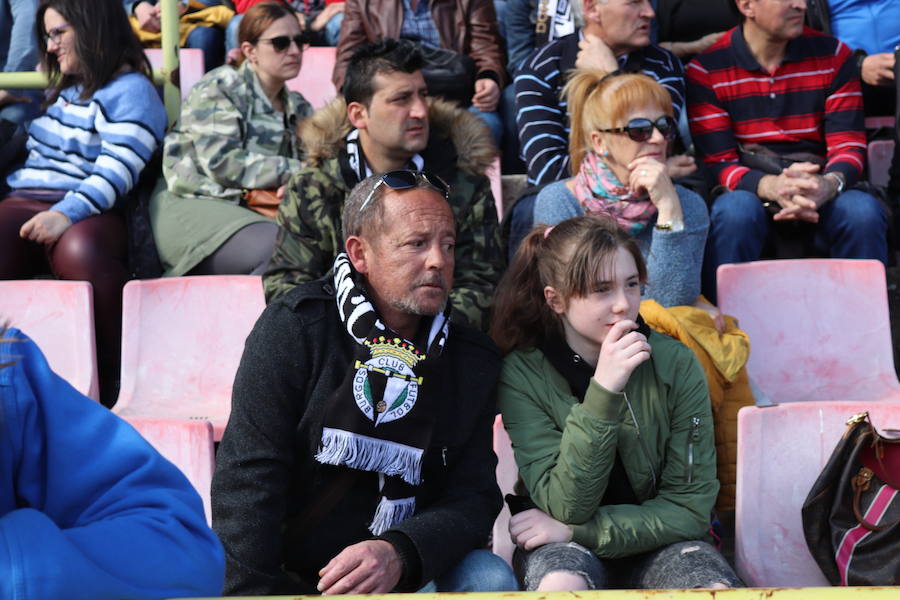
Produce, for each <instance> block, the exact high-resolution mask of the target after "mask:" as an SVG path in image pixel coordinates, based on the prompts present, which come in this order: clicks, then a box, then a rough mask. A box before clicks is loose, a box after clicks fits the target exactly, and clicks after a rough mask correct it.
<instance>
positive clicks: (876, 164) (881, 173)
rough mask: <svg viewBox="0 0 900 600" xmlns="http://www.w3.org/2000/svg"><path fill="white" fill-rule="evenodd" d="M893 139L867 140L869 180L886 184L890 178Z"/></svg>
mask: <svg viewBox="0 0 900 600" xmlns="http://www.w3.org/2000/svg"><path fill="white" fill-rule="evenodd" d="M894 145H895V142H894V140H875V141H874V142H869V151H868V155H869V162H868V167H869V182H870V183H872V184H874V185H878V186H882V187H884V186H886V185H887V184H888V180H889V179H890V175H891V173H890V171H891V161H892V160H893V158H894Z"/></svg>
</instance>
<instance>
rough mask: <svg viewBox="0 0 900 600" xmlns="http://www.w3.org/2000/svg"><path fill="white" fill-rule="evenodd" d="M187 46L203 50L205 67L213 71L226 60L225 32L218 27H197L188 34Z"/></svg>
mask: <svg viewBox="0 0 900 600" xmlns="http://www.w3.org/2000/svg"><path fill="white" fill-rule="evenodd" d="M184 47H185V48H199V49H200V50H202V51H203V68H204V70H206V71H212V70H213V69H215V68H216V67H221V66H222V63H224V62H225V32H224V31H222V30H221V29H219V28H218V27H197V28H196V29H194V30H193V31H192V32H190V33H189V34H188V36H187V43H186V44H185V45H184Z"/></svg>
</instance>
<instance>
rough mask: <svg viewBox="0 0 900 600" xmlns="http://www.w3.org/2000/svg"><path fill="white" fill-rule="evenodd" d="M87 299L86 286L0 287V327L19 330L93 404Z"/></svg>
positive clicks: (32, 281)
mask: <svg viewBox="0 0 900 600" xmlns="http://www.w3.org/2000/svg"><path fill="white" fill-rule="evenodd" d="M93 297H94V294H93V290H92V288H91V284H89V283H87V282H86V281H56V280H38V279H29V280H26V281H0V325H3V324H8V325H9V326H11V327H16V328H18V329H21V330H22V331H23V332H24V333H26V334H27V335H28V336H29V337H31V339H33V340H34V341H35V342H36V343H37V345H38V346H40V348H41V350H42V351H43V352H44V355H45V356H46V357H47V361H48V362H49V363H50V367H51V368H52V369H53V370H54V371H55V372H56V373H58V374H59V375H60V376H61V377H63V378H64V379H65V380H66V381H68V382H69V383H71V384H72V387H74V388H75V389H76V390H78V391H79V392H81V393H82V394H84V395H85V396H88V397H90V398H92V399H94V400H98V398H99V396H98V386H97V354H96V347H95V345H94V308H93Z"/></svg>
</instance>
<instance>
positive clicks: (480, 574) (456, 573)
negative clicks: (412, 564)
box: [419, 550, 519, 594]
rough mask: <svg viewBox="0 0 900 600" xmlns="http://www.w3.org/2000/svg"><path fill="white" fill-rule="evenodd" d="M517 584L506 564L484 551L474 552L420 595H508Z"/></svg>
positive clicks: (515, 588)
mask: <svg viewBox="0 0 900 600" xmlns="http://www.w3.org/2000/svg"><path fill="white" fill-rule="evenodd" d="M518 589H519V584H518V583H517V582H516V576H515V575H513V572H512V569H511V568H510V567H509V565H508V564H506V561H505V560H503V559H502V558H500V557H499V556H497V555H496V554H494V553H493V552H489V551H487V550H473V551H472V552H469V553H468V554H466V555H465V556H464V557H463V558H462V560H461V561H459V562H458V563H457V564H456V566H455V567H451V568H450V569H448V570H447V571H446V572H445V573H444V574H443V575H441V576H440V577H437V578H436V579H433V580H432V581H429V582H428V583H426V584H425V587H423V588H422V589H420V590H419V593H420V594H433V593H435V592H509V591H518Z"/></svg>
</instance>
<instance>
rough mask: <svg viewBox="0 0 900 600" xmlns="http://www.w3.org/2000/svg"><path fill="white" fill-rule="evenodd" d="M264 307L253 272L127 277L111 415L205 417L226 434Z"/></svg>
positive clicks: (217, 433)
mask: <svg viewBox="0 0 900 600" xmlns="http://www.w3.org/2000/svg"><path fill="white" fill-rule="evenodd" d="M263 308H265V301H264V299H263V290H262V280H261V279H260V278H259V277H258V276H255V275H217V276H201V277H171V278H166V279H152V280H144V281H130V282H128V283H127V284H126V285H125V291H124V298H123V303H122V332H123V334H122V384H121V391H120V392H119V399H118V402H117V403H116V406H115V408H114V412H116V413H118V414H119V415H120V416H122V417H125V418H126V419H132V418H135V417H141V418H159V419H175V420H207V421H210V422H212V424H213V428H214V433H215V439H216V440H219V439H221V438H222V431H223V430H224V428H225V424H226V423H227V421H228V415H229V414H230V412H231V385H232V382H233V380H234V374H235V372H236V371H237V367H238V363H239V362H240V358H241V354H242V353H243V350H244V341H245V340H246V338H247V334H249V333H250V330H251V329H252V328H253V325H254V323H255V322H256V319H257V318H258V317H259V315H260V313H262V311H263Z"/></svg>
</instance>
